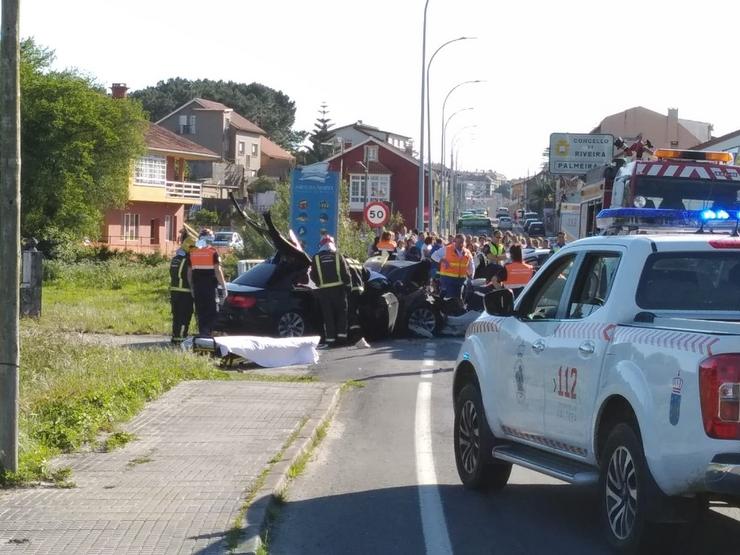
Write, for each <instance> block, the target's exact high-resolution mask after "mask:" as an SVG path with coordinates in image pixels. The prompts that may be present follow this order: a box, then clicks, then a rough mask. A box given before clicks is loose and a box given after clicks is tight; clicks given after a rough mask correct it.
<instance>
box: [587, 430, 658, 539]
mask: <svg viewBox="0 0 740 555" xmlns="http://www.w3.org/2000/svg"><path fill="white" fill-rule="evenodd" d="M600 459H601V471H600V476H599V495H600V496H601V501H600V505H601V508H600V513H601V521H602V526H603V528H604V531H605V533H606V537H607V540H608V541H609V543H610V544H611V546H612V547H614V548H615V549H617V550H618V551H621V552H628V553H633V552H639V551H640V550H641V549H642V548H644V547H646V546H647V545H648V544H651V543H652V542H653V541H655V539H656V531H657V530H656V524H655V523H653V522H650V521H649V511H650V508H649V506H651V505H654V504H655V500H656V498H657V497H660V496H664V494H663V492H661V491H660V490H659V488H658V486H657V485H656V484H655V481H654V480H653V477H652V474H650V469H649V468H648V465H647V461H646V460H645V453H644V452H643V449H642V442H641V441H640V438H639V437H638V435H637V433H635V430H634V429H633V427H632V426H631V425H629V424H626V423H619V424H617V425H616V426H614V428H612V430H611V431H610V432H609V436H608V437H607V440H606V444H605V446H604V450H603V452H602V454H601V457H600ZM651 498H652V499H651Z"/></svg>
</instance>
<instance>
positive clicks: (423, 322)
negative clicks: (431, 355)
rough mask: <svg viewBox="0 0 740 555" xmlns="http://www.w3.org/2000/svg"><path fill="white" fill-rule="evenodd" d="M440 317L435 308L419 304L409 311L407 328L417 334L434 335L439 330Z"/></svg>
mask: <svg viewBox="0 0 740 555" xmlns="http://www.w3.org/2000/svg"><path fill="white" fill-rule="evenodd" d="M437 324H438V318H437V314H435V312H434V310H433V309H432V308H431V307H430V306H428V305H423V306H417V307H416V308H414V309H413V310H412V311H411V312H410V313H409V318H408V321H407V322H406V329H407V330H408V331H410V332H411V333H413V334H415V335H420V336H422V337H432V336H433V335H434V334H435V333H436V331H437V327H438V326H437Z"/></svg>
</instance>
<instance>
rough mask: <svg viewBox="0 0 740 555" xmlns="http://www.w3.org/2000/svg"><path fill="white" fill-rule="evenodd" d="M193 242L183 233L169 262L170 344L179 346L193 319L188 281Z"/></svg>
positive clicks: (191, 294) (191, 298)
mask: <svg viewBox="0 0 740 555" xmlns="http://www.w3.org/2000/svg"><path fill="white" fill-rule="evenodd" d="M194 247H195V242H194V241H193V239H192V238H191V237H188V236H187V234H186V233H185V234H184V236H183V239H182V242H181V244H180V248H179V249H177V251H176V252H175V256H173V257H172V260H170V307H171V308H172V340H171V341H172V344H173V345H179V344H180V343H182V341H183V340H184V339H185V338H186V337H187V336H188V328H189V327H190V320H191V319H192V317H193V293H192V291H191V290H190V281H188V252H190V250H192V249H193V248H194Z"/></svg>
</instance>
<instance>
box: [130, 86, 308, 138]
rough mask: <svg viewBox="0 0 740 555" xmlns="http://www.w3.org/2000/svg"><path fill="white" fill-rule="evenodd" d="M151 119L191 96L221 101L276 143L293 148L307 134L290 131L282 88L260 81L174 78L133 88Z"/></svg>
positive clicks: (291, 108)
mask: <svg viewBox="0 0 740 555" xmlns="http://www.w3.org/2000/svg"><path fill="white" fill-rule="evenodd" d="M131 97H133V98H136V99H138V100H140V101H141V103H142V105H143V106H144V110H146V111H147V112H148V113H149V118H150V119H151V120H152V121H158V120H160V119H162V118H163V117H165V116H166V115H167V114H169V113H171V112H173V111H174V110H176V109H177V108H179V107H180V106H182V105H183V104H185V103H186V102H189V101H190V100H192V99H193V98H206V99H208V100H214V101H216V102H221V103H222V104H225V105H226V106H228V107H229V108H233V109H234V111H235V112H237V113H238V114H240V115H242V116H244V117H245V118H247V119H249V120H250V121H252V122H254V123H256V124H257V125H258V126H260V127H261V128H262V129H264V131H265V133H267V134H268V135H269V136H270V138H271V139H272V140H273V141H275V142H276V143H278V144H279V145H281V146H283V147H285V148H288V149H290V150H294V149H295V148H296V147H297V146H298V145H299V144H300V143H302V142H303V141H304V140H305V138H306V135H307V133H306V132H304V131H293V130H292V127H293V124H294V123H295V102H294V101H293V100H291V99H290V97H289V96H288V95H286V94H285V93H283V92H282V91H278V90H275V89H272V88H270V87H268V86H266V85H262V84H261V83H250V84H246V83H236V82H234V81H212V80H210V79H198V80H196V81H190V80H188V79H183V78H181V77H174V78H170V79H167V80H166V81H159V82H158V83H157V84H156V85H154V86H152V87H146V88H144V89H141V90H138V91H134V92H133V93H131Z"/></svg>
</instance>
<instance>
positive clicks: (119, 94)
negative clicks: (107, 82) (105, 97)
mask: <svg viewBox="0 0 740 555" xmlns="http://www.w3.org/2000/svg"><path fill="white" fill-rule="evenodd" d="M127 90H128V87H127V86H126V83H113V84H112V85H111V88H110V92H111V96H112V97H113V98H126V91H127Z"/></svg>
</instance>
